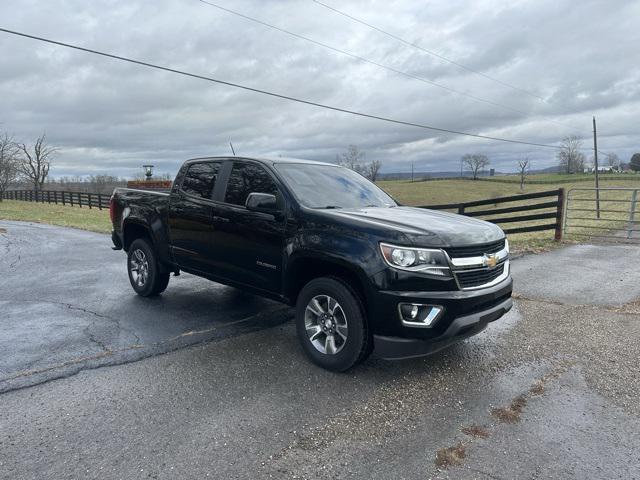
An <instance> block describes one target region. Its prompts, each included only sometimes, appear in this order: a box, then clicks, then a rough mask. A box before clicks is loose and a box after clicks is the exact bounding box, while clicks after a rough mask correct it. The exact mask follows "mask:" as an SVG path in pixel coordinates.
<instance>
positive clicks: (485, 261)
mask: <svg viewBox="0 0 640 480" xmlns="http://www.w3.org/2000/svg"><path fill="white" fill-rule="evenodd" d="M497 264H498V257H496V256H495V255H487V254H486V253H485V254H484V255H483V257H482V265H484V266H485V267H489V268H493V267H495V266H496V265H497Z"/></svg>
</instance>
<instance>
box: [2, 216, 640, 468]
mask: <svg viewBox="0 0 640 480" xmlns="http://www.w3.org/2000/svg"><path fill="white" fill-rule="evenodd" d="M0 227H1V228H4V229H6V233H4V234H2V235H1V236H0V251H5V252H6V253H5V254H4V255H3V256H2V257H0V271H2V272H3V274H2V278H0V308H1V310H0V312H2V313H0V322H1V325H2V332H1V333H0V351H1V352H2V354H1V356H0V375H1V378H0V388H3V389H4V391H5V393H3V394H1V395H0V432H1V435H0V478H3V479H4V478H7V479H9V478H10V479H22V478H25V479H26V478H56V479H64V478H126V479H137V478H198V479H200V478H207V477H209V478H243V479H244V478H246V479H255V478H362V479H370V478H372V479H373V478H376V479H389V478H394V479H428V478H451V479H457V478H463V479H467V478H468V479H472V478H478V479H485V478H494V479H495V478H505V479H512V478H523V479H533V478H535V479H538V478H592V479H599V478H602V479H609V478H640V435H638V432H639V431H640V402H639V400H640V378H639V377H640V374H639V370H638V368H637V361H638V358H639V354H640V341H639V340H640V303H638V301H639V300H640V281H639V280H640V278H639V275H640V274H639V270H640V269H637V268H633V266H634V265H638V264H640V249H639V248H638V247H630V246H599V247H595V246H581V245H576V246H571V247H566V248H563V249H560V250H557V251H554V252H550V253H546V254H540V255H532V256H527V257H524V258H522V259H518V260H515V261H514V262H513V275H514V278H515V281H516V284H515V286H516V305H515V308H514V309H513V310H512V312H510V313H509V314H508V315H507V316H506V317H504V318H503V319H501V320H499V321H498V322H496V323H494V324H492V325H491V326H490V327H489V328H488V329H487V330H486V331H484V332H483V333H482V334H480V335H478V336H476V337H474V338H472V339H469V340H468V341H466V342H464V343H463V344H460V345H456V346H454V347H452V348H450V349H448V350H446V351H444V352H442V353H440V354H437V355H434V356H431V357H427V358H424V359H418V360H408V361H402V362H385V361H382V360H378V359H376V358H371V359H370V360H368V361H367V362H365V364H363V365H362V366H360V367H358V368H356V369H354V370H353V371H350V372H348V373H346V374H333V373H330V372H326V371H323V370H321V369H319V368H316V367H315V366H313V365H311V364H310V363H309V362H307V361H306V359H305V358H304V356H303V354H302V351H301V350H300V348H299V347H298V344H297V341H296V338H295V330H294V328H293V324H292V322H290V321H288V320H289V319H290V316H291V311H290V310H289V309H287V308H285V307H282V306H280V305H278V304H275V303H272V302H268V301H265V300H261V299H257V298H254V297H251V296H247V295H244V294H241V293H239V292H237V291H235V290H233V289H231V288H228V287H222V286H219V285H216V284H213V283H210V282H207V281H204V280H200V279H197V278H194V277H190V276H188V275H183V276H180V277H178V278H172V280H171V283H170V286H169V289H168V290H167V292H166V294H164V295H162V298H160V299H152V300H146V299H138V298H137V297H135V296H134V295H133V292H132V291H131V290H130V287H129V285H128V280H127V278H126V272H125V271H124V255H123V254H122V252H112V251H109V250H107V249H105V245H108V238H107V237H105V236H103V235H97V234H91V233H86V232H79V231H75V230H69V229H62V228H58V227H47V226H44V225H31V226H29V225H26V224H19V223H13V222H0ZM3 249H4V250H3ZM71 258H74V259H75V260H74V261H71V260H70V259H71ZM589 265H591V266H593V268H589ZM185 311H187V312H189V315H184V314H182V313H183V312H185ZM256 315H257V316H256ZM190 332H200V333H190ZM192 342H193V343H195V344H194V345H191V346H189V345H188V343H192ZM131 352H134V353H131ZM143 357H147V358H143ZM134 360H139V361H134ZM97 367H101V368H97ZM43 382H44V383H43ZM9 390H12V391H9Z"/></svg>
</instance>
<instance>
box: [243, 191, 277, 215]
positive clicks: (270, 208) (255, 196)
mask: <svg viewBox="0 0 640 480" xmlns="http://www.w3.org/2000/svg"><path fill="white" fill-rule="evenodd" d="M244 206H245V207H247V210H251V211H252V212H262V213H271V214H275V213H277V212H278V202H277V200H276V196H275V195H271V194H270V193H250V194H249V196H248V197H247V201H246V202H245V203H244Z"/></svg>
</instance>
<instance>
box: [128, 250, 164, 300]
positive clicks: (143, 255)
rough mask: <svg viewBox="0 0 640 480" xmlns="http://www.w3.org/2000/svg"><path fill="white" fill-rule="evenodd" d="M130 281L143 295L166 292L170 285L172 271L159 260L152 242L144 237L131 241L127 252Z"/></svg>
mask: <svg viewBox="0 0 640 480" xmlns="http://www.w3.org/2000/svg"><path fill="white" fill-rule="evenodd" d="M127 271H128V272H129V282H131V286H132V287H133V289H134V290H135V292H136V293H137V294H138V295H140V296H141V297H152V296H155V295H158V294H160V293H162V292H164V291H165V290H166V289H167V286H168V285H169V276H170V274H171V273H170V272H169V271H168V270H167V269H165V268H163V267H162V265H160V262H158V259H157V257H156V253H155V251H154V249H153V247H152V246H151V244H150V243H149V242H148V241H147V240H146V239H144V238H138V239H137V240H134V241H133V242H132V243H131V246H130V247H129V251H128V252H127Z"/></svg>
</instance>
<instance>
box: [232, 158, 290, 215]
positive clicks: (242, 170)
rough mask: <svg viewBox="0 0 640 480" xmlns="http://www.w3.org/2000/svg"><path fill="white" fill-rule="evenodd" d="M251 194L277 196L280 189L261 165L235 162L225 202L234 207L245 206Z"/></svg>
mask: <svg viewBox="0 0 640 480" xmlns="http://www.w3.org/2000/svg"><path fill="white" fill-rule="evenodd" d="M250 193H270V194H272V195H276V194H277V193H278V188H277V187H276V184H275V183H274V181H273V179H272V178H271V176H270V175H269V174H268V173H267V172H266V171H265V169H264V168H262V167H261V166H260V165H256V164H253V163H241V162H234V164H233V169H232V170H231V175H230V176H229V183H227V193H226V195H225V197H224V201H225V202H226V203H231V204H233V205H244V203H245V202H246V200H247V197H248V196H249V194H250Z"/></svg>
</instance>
